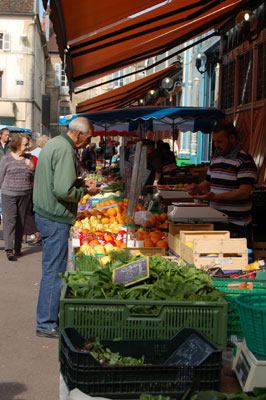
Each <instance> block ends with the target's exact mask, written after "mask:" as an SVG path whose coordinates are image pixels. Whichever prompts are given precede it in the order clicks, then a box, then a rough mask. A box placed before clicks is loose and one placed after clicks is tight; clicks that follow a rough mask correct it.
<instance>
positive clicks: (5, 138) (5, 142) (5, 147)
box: [0, 128, 11, 222]
mask: <svg viewBox="0 0 266 400" xmlns="http://www.w3.org/2000/svg"><path fill="white" fill-rule="evenodd" d="M9 138H10V132H9V129H6V128H3V129H1V130H0V161H1V159H2V157H3V156H4V155H5V154H6V153H10V151H11V150H10V147H9ZM1 218H2V199H1V190H0V222H1Z"/></svg>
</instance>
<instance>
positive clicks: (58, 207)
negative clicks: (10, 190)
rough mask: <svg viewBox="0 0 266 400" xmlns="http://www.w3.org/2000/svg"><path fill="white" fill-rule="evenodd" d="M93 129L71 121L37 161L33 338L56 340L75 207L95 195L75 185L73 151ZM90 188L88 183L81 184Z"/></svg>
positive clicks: (81, 121) (86, 140) (84, 122)
mask: <svg viewBox="0 0 266 400" xmlns="http://www.w3.org/2000/svg"><path fill="white" fill-rule="evenodd" d="M92 133H93V126H92V124H91V122H90V121H88V120H87V119H86V118H84V117H79V118H76V119H74V120H72V121H71V122H70V124H69V130H68V132H67V133H66V134H65V133H62V134H61V135H60V136H57V137H55V138H53V139H51V140H49V142H47V143H46V145H45V147H44V148H43V150H42V151H41V153H40V156H39V158H38V163H37V168H36V175H35V182H34V189H33V210H34V212H35V221H36V224H37V228H38V231H39V232H40V235H41V239H42V245H43V253H42V279H41V283H40V291H39V299H38V305H37V330H36V334H37V336H44V337H49V338H57V337H58V310H59V299H60V291H61V285H62V278H60V277H59V275H58V274H59V273H60V272H61V273H64V272H65V270H66V265H67V254H68V237H69V228H70V226H71V225H73V224H74V222H75V218H76V213H77V205H78V202H79V200H80V199H81V198H82V197H83V195H85V194H87V193H89V194H91V195H94V194H96V193H98V192H99V189H96V187H93V188H92V187H80V186H79V183H78V181H77V176H78V175H77V164H76V156H75V149H79V148H83V147H85V146H86V145H87V144H88V143H89V142H90V139H91V136H92ZM83 184H84V185H88V186H89V185H90V181H84V182H83Z"/></svg>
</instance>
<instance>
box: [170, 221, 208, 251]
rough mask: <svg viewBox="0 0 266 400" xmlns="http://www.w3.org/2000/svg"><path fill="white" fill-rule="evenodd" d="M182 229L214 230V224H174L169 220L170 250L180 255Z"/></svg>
mask: <svg viewBox="0 0 266 400" xmlns="http://www.w3.org/2000/svg"><path fill="white" fill-rule="evenodd" d="M181 231H213V224H174V223H172V222H169V233H168V244H169V251H170V253H172V254H173V255H175V256H179V257H180V244H181V241H180V232H181Z"/></svg>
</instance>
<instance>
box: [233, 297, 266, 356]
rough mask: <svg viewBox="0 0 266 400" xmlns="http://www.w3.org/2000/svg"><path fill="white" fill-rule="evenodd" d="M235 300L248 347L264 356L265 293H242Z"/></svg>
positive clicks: (265, 335)
mask: <svg viewBox="0 0 266 400" xmlns="http://www.w3.org/2000/svg"><path fill="white" fill-rule="evenodd" d="M236 302H237V306H238V313H239V316H240V321H241V325H242V329H243V334H244V337H245V341H246V344H247V347H248V349H249V350H250V351H251V352H252V353H254V354H255V355H257V356H263V357H266V293H264V294H258V293H256V294H244V295H242V296H238V297H237V299H236Z"/></svg>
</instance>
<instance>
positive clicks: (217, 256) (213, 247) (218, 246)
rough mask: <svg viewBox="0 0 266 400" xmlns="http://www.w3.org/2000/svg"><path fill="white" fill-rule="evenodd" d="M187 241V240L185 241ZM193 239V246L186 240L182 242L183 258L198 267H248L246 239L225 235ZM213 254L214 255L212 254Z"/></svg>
mask: <svg viewBox="0 0 266 400" xmlns="http://www.w3.org/2000/svg"><path fill="white" fill-rule="evenodd" d="M217 232H218V231H217ZM182 233H183V232H181V235H182ZM226 233H228V232H226ZM214 237H215V236H214ZM190 238H191V236H190ZM187 241H188V240H185V242H187ZM191 241H193V244H194V246H193V248H191V247H189V246H187V245H186V244H185V242H183V241H182V242H181V258H182V259H183V260H184V261H185V262H187V263H189V264H194V265H195V266H196V268H203V269H208V268H215V267H220V268H221V269H223V270H231V271H234V270H244V269H246V268H247V265H248V249H247V240H246V239H230V238H228V237H226V235H225V237H224V238H218V237H217V238H215V239H213V238H210V237H209V238H201V239H199V238H196V239H194V240H192V239H191ZM211 254H213V255H212V256H211Z"/></svg>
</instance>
